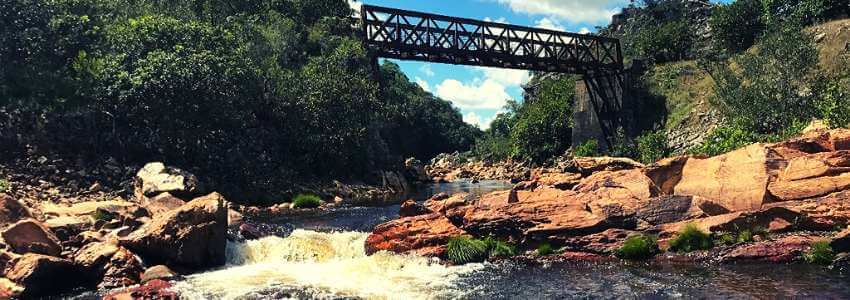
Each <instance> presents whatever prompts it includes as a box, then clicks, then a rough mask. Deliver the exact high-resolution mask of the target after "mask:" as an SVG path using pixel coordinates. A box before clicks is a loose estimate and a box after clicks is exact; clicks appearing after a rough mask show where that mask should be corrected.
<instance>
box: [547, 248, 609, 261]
mask: <svg viewBox="0 0 850 300" xmlns="http://www.w3.org/2000/svg"><path fill="white" fill-rule="evenodd" d="M558 257H559V258H561V259H564V260H567V261H576V262H595V261H601V260H604V259H605V257H603V256H600V255H599V254H595V253H587V252H576V251H564V252H563V253H561V254H559V255H558Z"/></svg>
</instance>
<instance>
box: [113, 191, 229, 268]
mask: <svg viewBox="0 0 850 300" xmlns="http://www.w3.org/2000/svg"><path fill="white" fill-rule="evenodd" d="M224 202H225V200H224V197H222V196H221V195H220V194H218V193H213V194H210V195H207V196H204V197H200V198H197V199H194V200H192V201H190V202H189V203H186V204H185V205H183V206H181V207H179V208H177V209H175V210H172V211H169V212H166V213H163V214H160V215H158V216H156V217H154V218H153V220H151V222H150V223H148V224H146V225H145V226H143V227H142V228H141V229H139V230H138V231H136V232H134V233H132V234H130V235H129V236H127V237H125V238H123V239H122V240H121V244H122V245H123V246H125V247H127V248H129V249H130V250H132V251H133V252H135V253H137V254H139V255H140V256H142V257H143V258H144V259H145V261H146V262H151V263H161V264H166V265H169V266H172V267H180V268H187V269H191V270H197V269H204V268H209V267H216V266H220V265H223V264H224V263H225V260H226V259H225V247H226V243H227V238H226V237H227V209H226V208H225V207H224Z"/></svg>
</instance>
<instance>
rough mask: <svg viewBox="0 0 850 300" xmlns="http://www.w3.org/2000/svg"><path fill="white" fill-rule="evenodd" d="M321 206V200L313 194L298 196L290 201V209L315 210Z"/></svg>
mask: <svg viewBox="0 0 850 300" xmlns="http://www.w3.org/2000/svg"><path fill="white" fill-rule="evenodd" d="M319 205H322V198H319V196H316V195H313V194H300V195H298V196H295V199H292V208H316V207H319Z"/></svg>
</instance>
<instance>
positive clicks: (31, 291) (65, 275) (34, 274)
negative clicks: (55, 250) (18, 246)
mask: <svg viewBox="0 0 850 300" xmlns="http://www.w3.org/2000/svg"><path fill="white" fill-rule="evenodd" d="M78 272H79V270H78V268H77V267H76V266H75V265H74V263H73V262H71V261H69V260H66V259H62V258H58V257H53V256H47V255H41V254H34V253H27V254H24V255H23V256H21V257H20V258H17V259H15V261H13V262H12V263H11V266H10V267H9V268H8V269H7V271H6V278H8V279H9V280H10V281H11V282H13V283H15V284H17V285H19V286H20V287H21V288H23V291H22V292H21V294H20V296H21V297H22V298H33V297H39V296H45V295H54V294H57V293H61V292H63V291H67V290H69V289H72V288H75V287H78V286H80V285H81V283H82V282H83V281H84V278H82V277H81V276H75V274H79V273H78Z"/></svg>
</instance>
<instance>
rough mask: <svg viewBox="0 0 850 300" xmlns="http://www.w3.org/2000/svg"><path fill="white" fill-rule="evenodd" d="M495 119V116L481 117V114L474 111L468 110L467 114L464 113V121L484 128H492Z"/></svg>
mask: <svg viewBox="0 0 850 300" xmlns="http://www.w3.org/2000/svg"><path fill="white" fill-rule="evenodd" d="M493 119H494V118H493V117H490V118H481V116H479V115H478V114H476V113H475V112H474V111H471V112H468V113H466V114H465V115H463V121H464V122H466V123H467V124H470V125H473V126H475V127H478V128H480V129H482V130H487V129H488V128H490V124H492V123H493Z"/></svg>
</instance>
